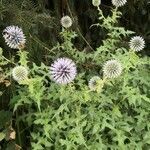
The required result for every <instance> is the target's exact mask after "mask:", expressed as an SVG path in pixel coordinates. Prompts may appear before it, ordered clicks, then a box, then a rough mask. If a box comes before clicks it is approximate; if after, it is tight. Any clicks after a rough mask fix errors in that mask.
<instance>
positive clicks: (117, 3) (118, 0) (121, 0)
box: [112, 0, 127, 7]
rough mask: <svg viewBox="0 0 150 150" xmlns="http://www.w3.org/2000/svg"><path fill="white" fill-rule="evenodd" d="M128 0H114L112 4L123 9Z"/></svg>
mask: <svg viewBox="0 0 150 150" xmlns="http://www.w3.org/2000/svg"><path fill="white" fill-rule="evenodd" d="M126 2H127V0H112V4H113V5H114V6H116V7H121V6H124V5H125V4H126Z"/></svg>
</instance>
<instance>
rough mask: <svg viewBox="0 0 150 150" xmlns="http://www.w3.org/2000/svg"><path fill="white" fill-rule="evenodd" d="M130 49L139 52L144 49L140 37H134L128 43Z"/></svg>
mask: <svg viewBox="0 0 150 150" xmlns="http://www.w3.org/2000/svg"><path fill="white" fill-rule="evenodd" d="M129 46H130V49H132V50H134V51H137V52H138V51H141V50H143V49H144V47H145V41H144V39H143V38H142V37H141V36H134V37H133V38H131V40H130V42H129Z"/></svg>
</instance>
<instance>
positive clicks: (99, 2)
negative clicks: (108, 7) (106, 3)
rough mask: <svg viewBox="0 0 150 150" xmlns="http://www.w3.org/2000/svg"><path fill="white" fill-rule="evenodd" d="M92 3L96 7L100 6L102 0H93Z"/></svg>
mask: <svg viewBox="0 0 150 150" xmlns="http://www.w3.org/2000/svg"><path fill="white" fill-rule="evenodd" d="M92 4H93V6H95V7H98V6H99V5H100V4H101V0H92Z"/></svg>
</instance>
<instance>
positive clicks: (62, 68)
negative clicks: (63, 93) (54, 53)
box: [50, 58, 77, 84]
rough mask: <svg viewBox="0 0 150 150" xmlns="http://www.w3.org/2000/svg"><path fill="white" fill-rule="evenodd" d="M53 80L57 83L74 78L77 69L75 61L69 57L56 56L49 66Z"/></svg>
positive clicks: (65, 82)
mask: <svg viewBox="0 0 150 150" xmlns="http://www.w3.org/2000/svg"><path fill="white" fill-rule="evenodd" d="M50 74H51V78H52V80H53V81H55V82H56V83H59V84H67V83H70V82H71V81H73V80H74V78H75V76H76V74H77V70H76V65H75V63H74V62H73V61H72V60H71V59H69V58H58V59H57V60H56V61H54V63H53V64H52V65H51V67H50Z"/></svg>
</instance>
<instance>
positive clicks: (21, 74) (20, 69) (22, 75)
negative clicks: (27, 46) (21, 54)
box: [12, 66, 28, 82]
mask: <svg viewBox="0 0 150 150" xmlns="http://www.w3.org/2000/svg"><path fill="white" fill-rule="evenodd" d="M12 76H13V78H14V80H16V81H18V82H20V81H23V80H25V79H27V77H28V70H27V68H26V67H24V66H16V67H15V68H13V70H12Z"/></svg>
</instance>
